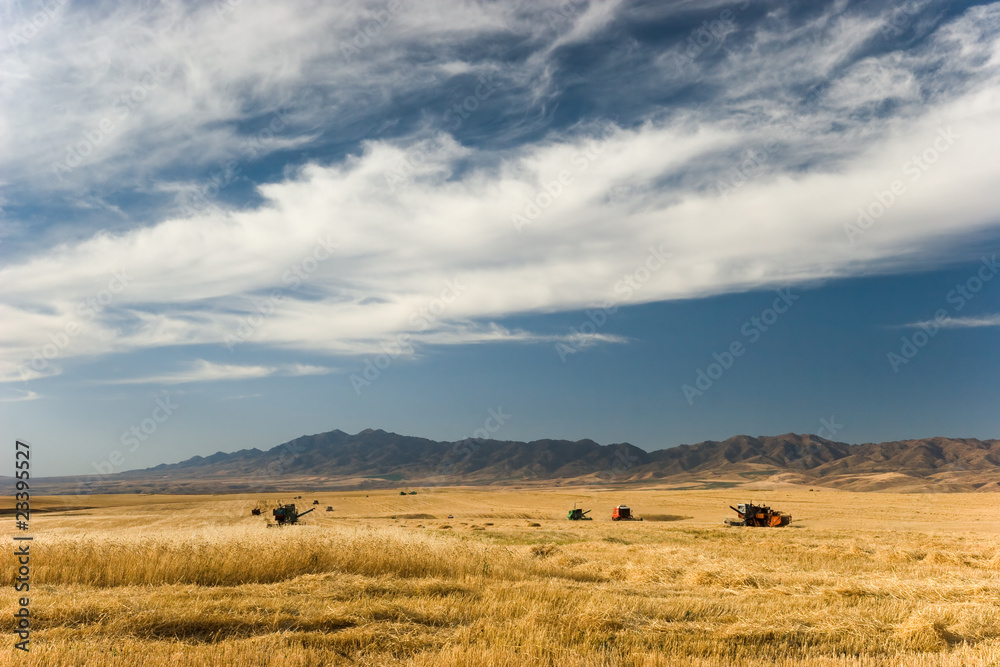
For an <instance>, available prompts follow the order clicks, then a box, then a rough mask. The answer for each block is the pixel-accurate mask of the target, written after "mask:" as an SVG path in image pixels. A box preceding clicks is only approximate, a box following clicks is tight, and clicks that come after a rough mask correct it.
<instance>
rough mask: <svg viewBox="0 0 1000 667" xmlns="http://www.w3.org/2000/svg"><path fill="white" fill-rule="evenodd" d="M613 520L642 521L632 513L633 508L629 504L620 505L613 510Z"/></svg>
mask: <svg viewBox="0 0 1000 667" xmlns="http://www.w3.org/2000/svg"><path fill="white" fill-rule="evenodd" d="M611 520H612V521H642V519H637V518H635V516H634V515H633V514H632V509H631V508H630V507H629V506H628V505H618V506H617V507H615V508H614V509H613V510H611Z"/></svg>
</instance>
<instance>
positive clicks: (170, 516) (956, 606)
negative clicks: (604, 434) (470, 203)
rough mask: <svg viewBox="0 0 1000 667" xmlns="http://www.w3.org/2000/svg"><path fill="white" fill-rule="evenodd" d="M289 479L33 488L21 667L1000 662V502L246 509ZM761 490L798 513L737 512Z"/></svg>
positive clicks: (7, 591) (723, 499) (350, 498)
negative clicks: (761, 522)
mask: <svg viewBox="0 0 1000 667" xmlns="http://www.w3.org/2000/svg"><path fill="white" fill-rule="evenodd" d="M293 495H298V494H271V495H268V496H201V497H192V496H146V495H143V496H92V497H74V498H46V499H35V501H34V505H35V507H37V508H40V509H46V508H47V509H50V510H53V511H50V512H43V513H38V514H35V515H33V520H32V532H33V533H34V534H35V536H36V537H35V542H34V543H33V546H32V555H33V558H32V589H31V612H32V614H33V623H32V631H33V632H32V638H31V651H30V653H28V654H25V653H24V652H22V651H15V650H13V648H12V644H13V641H12V640H11V641H8V648H7V649H6V650H5V651H4V653H3V655H4V661H5V662H7V663H8V664H24V665H38V666H44V667H55V666H61V665H66V666H74V667H75V666H77V665H101V666H109V667H110V666H125V665H151V666H161V665H162V666H167V665H169V666H171V667H180V666H184V665H240V666H242V665H275V666H277V665H294V666H319V665H414V666H417V665H420V666H431V665H435V666H438V665H440V666H444V665H491V666H492V665H495V666H501V665H504V666H506V665H510V666H517V667H524V666H525V665H579V666H584V665H587V666H598V665H636V666H639V665H642V666H653V665H678V664H683V665H691V666H693V667H694V666H703V665H705V666H707V665H765V664H766V665H775V664H777V665H815V666H819V665H831V666H832V665H844V666H848V665H850V666H861V665H913V666H917V665H921V666H923V665H926V666H930V665H942V666H956V667H957V666H959V665H1000V519H998V517H1000V494H926V495H891V494H879V493H873V494H862V493H847V492H835V491H827V490H823V491H808V490H805V489H803V490H782V491H755V492H753V494H752V498H751V497H750V495H751V494H749V493H747V492H743V491H736V490H733V489H729V490H711V491H693V490H691V491H664V490H634V489H630V490H614V491H596V490H574V489H559V490H538V489H520V490H514V489H510V490H496V489H432V490H420V491H419V493H418V494H417V495H408V496H400V495H399V492H398V491H385V490H381V491H369V492H364V491H361V492H341V493H319V494H310V493H308V492H302V495H303V499H302V500H295V501H294V502H296V504H297V505H298V506H299V508H300V509H304V508H307V507H312V506H313V505H312V500H313V499H316V500H319V501H320V504H319V506H318V507H319V509H318V510H317V511H315V512H313V513H311V514H309V515H307V516H305V517H304V518H303V519H302V522H301V524H300V525H297V526H291V527H283V528H267V527H265V519H264V517H259V516H251V515H250V510H251V508H253V507H254V506H255V505H256V504H257V503H258V502H261V501H268V502H271V503H273V502H275V501H276V500H278V499H279V498H280V499H281V500H283V501H285V502H292V496H293ZM748 500H754V501H757V500H759V501H764V502H766V503H769V504H771V505H772V506H774V507H775V508H777V509H781V510H785V511H788V512H790V513H791V514H792V515H793V517H794V520H793V523H792V525H791V526H789V527H787V528H771V529H766V528H729V527H725V526H723V525H721V520H722V518H723V517H725V516H729V515H732V514H733V513H732V512H731V511H730V510H728V509H727V505H729V504H731V503H732V504H735V503H737V502H745V501H748ZM574 503H577V504H578V506H580V507H584V508H587V509H592V510H593V512H592V514H591V516H593V517H594V520H593V521H586V522H570V521H568V520H566V511H567V510H568V509H570V508H572V507H573V505H574ZM617 503H628V504H629V505H631V506H632V507H633V509H634V510H635V512H636V514H637V516H643V517H645V519H646V520H645V521H643V522H631V523H616V522H612V521H611V520H610V516H611V508H612V507H613V506H614V505H615V504H617ZM327 505H330V506H332V507H333V508H334V511H332V512H327V511H325V507H326V506H327ZM264 513H265V514H269V512H268V511H265V512H264ZM448 514H452V515H453V518H447V516H448ZM7 543H8V544H10V543H11V541H10V531H8V533H7ZM2 560H3V568H4V570H3V571H4V572H5V573H7V576H8V579H9V581H8V584H12V583H13V578H14V574H13V573H14V569H15V567H14V558H13V556H12V554H11V550H9V549H8V550H5V551H4V557H3V559H2ZM4 595H5V597H6V602H5V608H7V609H12V608H13V607H14V593H13V588H12V586H11V585H8V586H5V588H4ZM8 636H9V637H10V636H12V635H8Z"/></svg>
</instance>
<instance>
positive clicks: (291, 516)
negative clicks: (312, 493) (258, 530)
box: [267, 505, 316, 528]
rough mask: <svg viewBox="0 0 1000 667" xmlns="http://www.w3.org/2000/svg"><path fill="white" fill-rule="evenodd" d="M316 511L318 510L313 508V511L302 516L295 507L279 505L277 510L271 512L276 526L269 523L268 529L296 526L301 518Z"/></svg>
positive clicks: (303, 513) (307, 511)
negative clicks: (273, 526)
mask: <svg viewBox="0 0 1000 667" xmlns="http://www.w3.org/2000/svg"><path fill="white" fill-rule="evenodd" d="M314 509H316V508H315V507H313V508H312V509H309V510H306V511H305V512H302V513H301V514H300V513H299V512H297V511H296V510H295V505H279V506H278V507H277V508H276V509H274V510H273V511H272V512H271V514H273V515H274V524H270V523H269V524H267V527H268V528H270V527H271V526H272V525H275V526H294V525H295V524H296V523H298V522H299V518H300V517H303V516H305V515H306V514H309V512H312V511H313V510H314Z"/></svg>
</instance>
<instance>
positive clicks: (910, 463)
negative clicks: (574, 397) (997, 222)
mask: <svg viewBox="0 0 1000 667" xmlns="http://www.w3.org/2000/svg"><path fill="white" fill-rule="evenodd" d="M459 484H512V485H531V484H547V485H581V484H583V485H594V484H602V485H603V484H656V485H662V486H666V487H675V488H721V487H726V486H732V487H736V486H740V487H747V488H751V489H754V488H780V487H783V486H789V485H806V486H816V487H825V488H836V489H844V490H853V491H897V492H927V491H1000V440H976V439H959V438H927V439H921V440H902V441H894V442H883V443H865V444H861V445H849V444H846V443H843V442H834V441H832V440H827V439H825V438H821V437H819V436H815V435H797V434H794V433H787V434H785V435H779V436H758V437H751V436H746V435H738V436H734V437H732V438H729V439H727V440H722V441H714V440H708V441H705V442H700V443H698V444H694V445H681V446H679V447H671V448H669V449H661V450H658V451H653V452H646V451H644V450H642V449H639V448H638V447H634V446H633V445H630V444H628V443H620V444H612V445H599V444H598V443H596V442H594V441H593V440H578V441H576V442H571V441H568V440H534V441H532V442H514V441H506V440H472V439H469V440H461V441H458V442H437V441H434V440H427V439H425V438H415V437H410V436H403V435H398V434H396V433H388V432H386V431H382V430H372V429H368V430H365V431H361V432H360V433H357V434H354V435H351V434H348V433H344V432H343V431H330V432H328V433H320V434H317V435H309V436H302V437H300V438H296V439H295V440H291V441H289V442H286V443H284V444H281V445H278V446H277V447H274V448H272V449H269V450H267V451H262V450H259V449H243V450H240V451H237V452H232V453H223V452H218V453H216V454H213V455H211V456H207V457H202V456H195V457H193V458H190V459H188V460H186V461H182V462H180V463H173V464H164V465H159V466H156V467H154V468H148V469H145V470H134V471H129V472H124V473H118V474H113V475H91V476H88V477H86V478H50V479H42V480H36V481H35V482H34V487H35V488H39V489H41V490H43V491H46V492H50V493H72V492H86V493H94V492H112V493H114V492H140V491H145V492H175V493H178V492H184V493H218V492H223V493H225V492H239V491H267V490H282V491H284V490H293V489H304V488H310V489H315V490H319V489H338V488H339V489H343V488H384V487H405V486H432V485H459Z"/></svg>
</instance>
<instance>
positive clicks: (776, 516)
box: [723, 503, 792, 528]
mask: <svg viewBox="0 0 1000 667" xmlns="http://www.w3.org/2000/svg"><path fill="white" fill-rule="evenodd" d="M729 509H731V510H733V511H734V512H736V513H737V514H739V515H740V518H739V519H730V518H727V519H725V520H724V521H723V523H725V524H726V525H727V526H757V527H767V528H772V527H773V528H780V527H782V526H787V525H788V524H790V523H791V522H792V515H791V514H786V513H784V512H779V511H777V510H773V509H771V508H770V507H768V506H767V505H754V504H753V503H740V504H739V505H737V506H736V507H733V506H732V505H730V506H729Z"/></svg>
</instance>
